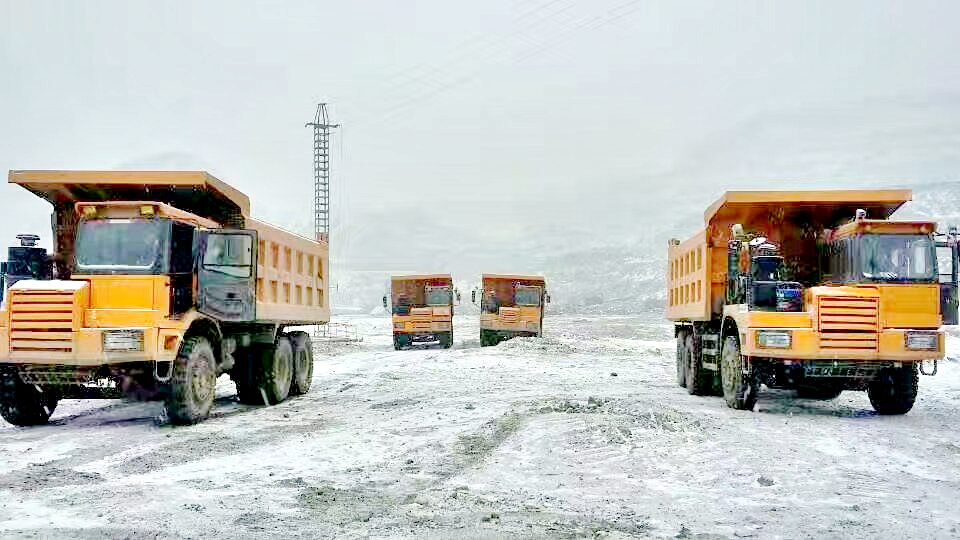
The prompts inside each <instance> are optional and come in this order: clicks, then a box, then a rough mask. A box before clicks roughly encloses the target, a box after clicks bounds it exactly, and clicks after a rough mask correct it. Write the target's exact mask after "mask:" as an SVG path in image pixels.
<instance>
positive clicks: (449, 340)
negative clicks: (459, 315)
mask: <svg viewBox="0 0 960 540" xmlns="http://www.w3.org/2000/svg"><path fill="white" fill-rule="evenodd" d="M440 345H441V346H442V347H443V348H444V349H449V348H450V346H451V345H453V330H451V331H449V332H444V333H443V334H440Z"/></svg>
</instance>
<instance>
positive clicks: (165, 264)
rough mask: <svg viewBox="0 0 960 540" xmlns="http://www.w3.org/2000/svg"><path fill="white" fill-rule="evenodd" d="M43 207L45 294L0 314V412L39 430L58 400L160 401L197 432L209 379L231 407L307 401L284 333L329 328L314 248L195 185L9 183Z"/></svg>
mask: <svg viewBox="0 0 960 540" xmlns="http://www.w3.org/2000/svg"><path fill="white" fill-rule="evenodd" d="M9 180H10V182H11V183H14V184H19V185H21V186H23V187H24V188H26V189H27V190H29V191H31V192H32V193H34V194H36V195H37V196H39V197H41V198H43V199H45V200H47V201H48V202H50V203H51V204H52V205H53V210H54V211H53V234H54V242H53V244H54V249H55V252H54V254H53V256H52V258H51V259H52V262H53V266H54V268H55V272H56V279H27V280H20V281H17V282H16V283H15V284H14V285H13V286H12V287H10V289H9V290H8V291H7V295H6V297H5V298H4V301H3V304H2V307H0V413H2V415H3V417H4V419H6V420H7V421H8V422H10V423H13V424H17V425H32V424H41V423H45V422H46V421H47V420H48V419H49V416H50V414H51V413H52V411H53V409H54V407H55V406H56V404H57V401H58V400H59V399H61V398H86V397H128V398H137V399H147V400H149V399H160V400H163V401H164V402H165V405H166V407H165V410H166V412H167V415H168V417H169V418H170V420H172V421H174V422H178V423H192V422H197V421H200V420H203V419H204V418H206V417H207V416H208V414H209V412H210V409H211V407H212V405H213V401H214V389H215V385H216V379H217V377H218V376H219V375H221V374H223V373H229V374H230V376H231V378H233V380H234V381H235V382H236V385H237V392H238V395H239V398H240V401H241V402H243V403H250V404H273V403H278V402H280V401H283V400H284V399H286V398H287V396H289V395H295V394H302V393H306V392H307V391H308V390H309V389H310V382H311V379H312V371H313V350H312V346H311V343H310V338H309V336H308V335H307V334H306V333H304V332H296V331H287V329H288V328H289V327H292V326H301V325H314V324H323V323H326V322H328V321H329V319H330V309H329V306H328V305H327V298H326V297H327V295H326V291H327V283H329V276H328V272H329V265H328V260H329V259H328V247H327V244H326V242H317V241H314V240H311V239H308V238H304V237H301V236H298V235H296V234H293V233H290V232H287V231H284V230H282V229H279V228H277V227H274V226H272V225H268V224H267V223H264V222H261V221H258V220H256V219H253V218H252V217H250V202H249V199H248V198H247V197H246V195H244V194H242V193H240V192H239V191H237V190H235V189H234V188H232V187H230V186H228V185H227V184H225V183H223V182H221V181H220V180H218V179H216V178H214V177H213V176H211V175H209V174H207V173H205V172H198V171H186V172H173V171H164V172H143V171H11V172H10V174H9Z"/></svg>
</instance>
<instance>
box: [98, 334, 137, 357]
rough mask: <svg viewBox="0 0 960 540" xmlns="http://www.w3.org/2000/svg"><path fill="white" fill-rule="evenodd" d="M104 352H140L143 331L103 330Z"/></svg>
mask: <svg viewBox="0 0 960 540" xmlns="http://www.w3.org/2000/svg"><path fill="white" fill-rule="evenodd" d="M103 350H104V352H142V351H143V330H105V331H104V332H103Z"/></svg>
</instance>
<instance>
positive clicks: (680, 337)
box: [677, 332, 687, 388]
mask: <svg viewBox="0 0 960 540" xmlns="http://www.w3.org/2000/svg"><path fill="white" fill-rule="evenodd" d="M686 335H687V333H686V332H680V333H678V334H677V384H679V385H680V388H686V386H687V362H686V354H685V351H684V347H686Z"/></svg>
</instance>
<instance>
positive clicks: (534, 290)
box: [473, 274, 550, 347]
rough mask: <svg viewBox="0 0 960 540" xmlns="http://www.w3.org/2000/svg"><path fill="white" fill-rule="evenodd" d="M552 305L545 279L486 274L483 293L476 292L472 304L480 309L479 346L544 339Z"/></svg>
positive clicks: (482, 288) (482, 287)
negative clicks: (545, 316) (546, 307)
mask: <svg viewBox="0 0 960 540" xmlns="http://www.w3.org/2000/svg"><path fill="white" fill-rule="evenodd" d="M549 301H550V296H549V295H548V294H547V286H546V280H545V278H544V277H543V276H526V275H514V274H483V276H482V285H481V287H480V289H478V290H475V291H473V302H474V303H475V304H478V305H479V307H480V345H481V346H484V347H486V346H488V345H496V344H497V343H500V342H501V341H503V340H506V339H510V338H513V337H517V336H528V337H540V336H542V335H543V311H544V305H545V304H546V303H547V302H549Z"/></svg>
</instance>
